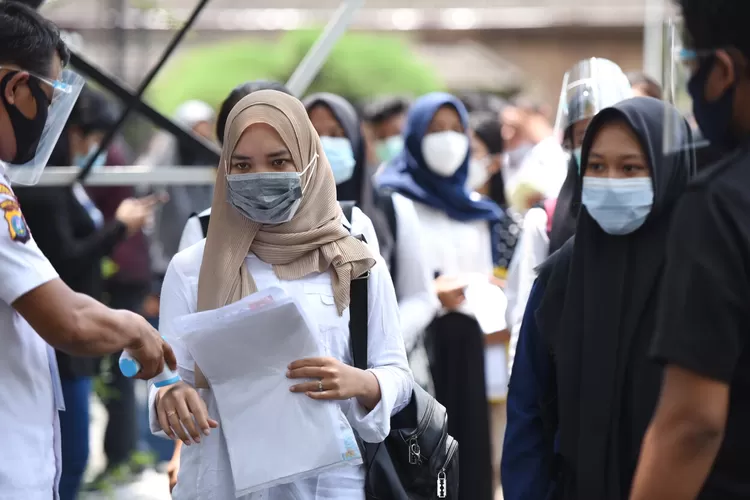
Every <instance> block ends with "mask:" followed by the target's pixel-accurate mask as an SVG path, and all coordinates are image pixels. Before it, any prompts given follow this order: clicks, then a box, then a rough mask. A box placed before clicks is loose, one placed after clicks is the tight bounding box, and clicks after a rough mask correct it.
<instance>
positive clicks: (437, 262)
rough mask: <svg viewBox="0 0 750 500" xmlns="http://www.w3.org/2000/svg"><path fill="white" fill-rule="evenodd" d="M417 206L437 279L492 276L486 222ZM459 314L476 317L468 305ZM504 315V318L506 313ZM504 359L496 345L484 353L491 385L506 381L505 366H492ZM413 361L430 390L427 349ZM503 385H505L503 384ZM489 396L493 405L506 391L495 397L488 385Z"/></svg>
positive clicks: (426, 255)
mask: <svg viewBox="0 0 750 500" xmlns="http://www.w3.org/2000/svg"><path fill="white" fill-rule="evenodd" d="M414 206H415V207H416V210H417V215H418V217H419V223H420V227H421V230H422V238H423V242H422V245H423V248H424V254H423V259H424V260H425V262H426V263H427V266H428V269H429V270H430V272H432V273H433V275H434V276H437V275H438V274H440V275H446V276H450V275H459V274H475V273H476V274H481V275H483V276H487V278H488V279H489V277H490V276H492V273H493V267H494V266H493V262H492V243H491V242H492V237H491V233H490V225H489V223H488V222H487V221H481V220H480V221H471V222H461V221H457V220H455V219H451V218H450V217H448V215H446V214H445V212H442V211H440V210H436V209H434V208H432V207H429V206H427V205H424V204H422V203H414ZM439 311H440V314H445V313H447V312H448V311H447V310H445V309H444V308H440V309H439ZM457 312H460V313H463V314H466V315H467V316H471V317H474V316H475V315H474V312H473V311H472V310H471V308H470V306H469V304H468V303H466V302H464V304H462V305H461V306H460V307H459V308H458V309H457ZM502 313H503V314H504V311H503V312H502ZM492 351H495V352H494V353H493V352H492ZM497 354H499V356H498V355H497ZM505 356H506V347H505V346H504V345H493V346H489V347H487V348H486V349H485V375H486V379H487V381H488V382H489V381H492V380H506V378H507V366H506V365H505V363H503V364H502V365H498V364H496V363H493V362H492V361H493V360H495V359H505ZM410 361H411V363H412V365H411V366H412V370H413V371H414V376H415V379H416V380H417V382H419V383H420V384H422V385H423V386H428V387H429V380H428V377H429V372H428V369H427V367H428V360H427V354H426V352H425V351H424V349H423V348H421V349H420V350H419V351H416V352H414V353H411V357H410ZM494 385H495V384H493V386H494ZM500 385H503V386H504V385H505V384H504V382H503V383H501V384H500ZM487 395H488V397H489V398H490V399H491V400H493V401H494V400H498V399H502V398H504V395H505V391H504V390H503V391H502V394H496V393H495V391H493V390H490V385H489V384H488V394H487Z"/></svg>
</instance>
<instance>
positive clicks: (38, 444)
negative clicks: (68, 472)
mask: <svg viewBox="0 0 750 500" xmlns="http://www.w3.org/2000/svg"><path fill="white" fill-rule="evenodd" d="M68 57H69V54H68V50H67V48H66V47H65V45H64V43H63V42H62V41H61V40H60V35H59V31H58V29H57V27H56V26H54V25H53V24H52V23H50V22H49V21H46V20H45V19H44V18H42V17H41V16H40V15H39V14H37V13H36V12H35V11H34V10H32V9H29V8H28V7H25V6H23V5H20V4H17V3H14V2H3V3H0V171H1V172H2V177H0V209H2V215H3V219H2V220H0V283H2V287H0V329H2V339H3V349H2V351H0V381H1V383H0V428H2V429H3V432H2V434H0V439H1V440H2V442H3V450H4V456H5V457H9V459H7V460H1V461H0V498H3V499H8V500H10V499H21V498H23V499H24V500H49V499H50V498H55V499H56V498H58V495H57V483H58V481H59V478H60V432H59V420H58V417H57V410H58V409H64V403H63V401H62V391H61V389H60V378H59V373H58V370H57V364H56V359H55V354H54V350H53V349H52V348H53V347H54V348H57V349H59V350H61V351H64V352H67V353H69V354H73V355H79V356H98V355H104V354H109V353H111V352H115V351H119V350H122V349H128V350H129V351H130V352H131V353H132V354H133V355H134V356H135V357H136V358H137V359H138V360H139V362H140V363H141V366H142V367H143V369H142V371H141V373H140V374H139V375H140V376H141V377H142V378H152V377H153V376H154V375H156V374H158V373H160V372H161V370H162V368H163V366H164V362H165V359H166V360H167V363H168V364H169V365H170V367H172V368H176V366H175V359H174V354H173V353H172V350H171V349H170V348H169V346H168V345H167V344H166V343H165V342H164V341H163V340H162V339H161V338H160V337H159V336H158V333H157V332H156V331H155V330H153V329H152V328H151V327H150V326H149V325H148V323H147V322H146V321H145V320H144V319H143V318H141V317H140V316H138V315H136V314H133V313H130V312H126V311H113V310H111V309H108V308H107V307H105V306H103V305H102V304H101V303H99V302H97V301H95V300H93V299H91V298H89V297H87V296H85V295H80V294H77V293H75V292H73V291H72V290H71V289H70V288H68V287H67V286H66V285H65V284H64V283H63V282H62V281H61V280H60V279H59V277H58V275H57V273H56V272H55V270H54V268H53V267H52V265H51V264H50V263H49V261H48V260H47V259H46V258H45V257H44V255H43V254H42V253H41V251H40V250H39V247H38V246H37V245H36V243H35V242H34V239H33V238H32V236H31V233H30V232H29V229H28V227H27V225H26V221H25V220H24V217H23V214H22V212H21V208H20V206H19V204H18V201H17V200H16V197H15V195H14V193H13V190H12V189H11V187H10V182H11V180H13V181H14V182H18V183H26V184H33V183H34V182H36V181H37V180H38V179H39V177H40V176H41V171H42V169H43V168H44V165H45V164H46V162H47V160H48V158H49V156H50V154H51V152H52V149H53V148H54V145H55V142H56V141H57V138H58V137H59V136H60V133H61V131H62V129H63V127H64V125H65V122H66V120H67V118H68V115H69V114H70V111H71V109H72V107H73V104H74V103H75V101H76V98H77V97H78V94H79V93H80V91H81V88H82V86H83V79H82V78H80V77H78V76H77V75H75V74H73V73H69V72H63V69H62V68H63V66H64V65H65V63H67V60H68ZM3 222H4V223H5V224H4V225H3Z"/></svg>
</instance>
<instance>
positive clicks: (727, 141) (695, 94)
mask: <svg viewBox="0 0 750 500" xmlns="http://www.w3.org/2000/svg"><path fill="white" fill-rule="evenodd" d="M716 60H717V59H716V58H715V57H713V56H712V57H707V58H705V59H703V60H702V61H701V63H700V66H699V67H698V71H696V72H695V74H694V75H693V76H692V77H691V78H690V80H689V81H688V84H687V88H688V92H689V93H690V97H691V98H692V99H693V115H694V116H695V121H696V122H697V123H698V127H699V128H700V129H701V132H702V133H703V136H704V137H705V138H706V139H708V140H709V141H710V142H711V144H714V145H715V146H718V147H719V148H725V149H728V150H729V149H732V148H733V147H734V146H735V139H734V137H733V136H732V129H731V126H732V114H733V111H734V89H735V86H734V85H732V86H731V87H730V88H728V89H727V90H726V91H725V92H724V94H723V95H722V96H721V97H719V98H718V99H717V100H715V101H707V100H706V96H705V89H706V82H707V81H708V77H709V75H710V74H711V70H712V69H713V67H714V64H716Z"/></svg>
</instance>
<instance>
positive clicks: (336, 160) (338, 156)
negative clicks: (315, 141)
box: [320, 136, 357, 185]
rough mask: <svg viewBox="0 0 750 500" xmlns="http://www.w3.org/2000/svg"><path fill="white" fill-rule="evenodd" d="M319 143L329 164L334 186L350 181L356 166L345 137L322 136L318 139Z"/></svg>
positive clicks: (350, 144) (348, 142) (352, 152)
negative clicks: (334, 181)
mask: <svg viewBox="0 0 750 500" xmlns="http://www.w3.org/2000/svg"><path fill="white" fill-rule="evenodd" d="M320 142H321V144H322V145H323V151H324V152H325V154H326V158H328V163H330V164H331V170H333V178H334V179H335V180H336V185H339V184H341V183H342V182H346V181H348V180H349V179H351V178H352V175H353V174H354V167H355V165H356V164H357V162H356V160H355V159H354V150H353V149H352V143H351V141H350V140H349V139H347V138H346V137H328V136H323V137H321V138H320Z"/></svg>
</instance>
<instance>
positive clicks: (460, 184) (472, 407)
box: [378, 92, 503, 500]
mask: <svg viewBox="0 0 750 500" xmlns="http://www.w3.org/2000/svg"><path fill="white" fill-rule="evenodd" d="M468 127H469V123H468V114H467V112H466V108H464V106H463V104H462V103H461V101H459V100H458V99H457V98H455V97H454V96H452V95H450V94H445V93H440V92H436V93H431V94H427V95H425V96H422V97H420V98H419V99H417V101H416V102H415V103H414V105H413V106H412V108H411V109H410V110H409V114H408V117H407V121H406V125H405V131H404V144H405V147H404V150H403V151H402V152H401V153H400V154H399V155H398V156H396V157H395V158H394V159H393V160H391V161H390V162H389V163H387V164H386V165H385V168H384V170H383V172H382V173H381V174H380V175H379V176H378V183H379V187H380V188H381V189H389V190H392V191H393V192H395V193H398V194H399V195H401V196H404V197H406V198H409V199H411V200H412V201H413V202H414V206H415V208H416V211H417V215H418V217H419V222H420V225H421V228H422V236H423V238H424V247H423V248H424V255H423V257H422V258H423V259H425V261H426V262H427V265H428V266H429V269H430V271H431V272H432V273H433V275H434V276H435V288H436V290H437V294H438V299H439V300H440V302H441V305H442V308H441V310H440V312H439V314H438V317H437V318H436V319H435V320H434V321H433V322H432V324H431V326H430V327H428V329H427V332H426V334H425V342H426V344H427V352H428V354H429V363H430V372H431V375H432V380H433V384H434V387H435V395H436V397H437V399H438V401H440V403H442V404H443V405H444V406H445V407H446V409H447V410H448V413H449V415H451V417H450V418H449V419H448V426H449V432H450V434H451V435H452V436H454V437H455V438H456V439H457V440H458V441H459V442H460V443H462V444H461V446H463V449H468V450H470V452H469V453H467V454H464V455H462V456H461V462H460V471H459V476H460V484H461V493H460V495H461V498H462V499H472V500H490V499H492V498H493V490H492V483H493V477H492V476H493V474H492V465H491V451H490V428H489V427H490V425H489V418H488V410H489V407H488V404H487V394H486V384H485V371H484V350H485V339H484V333H483V332H482V330H481V328H480V326H479V323H478V322H477V321H476V319H475V317H474V315H475V313H474V311H472V310H471V309H470V308H469V307H467V304H465V297H464V289H465V288H466V286H467V285H468V283H469V281H471V280H472V279H477V280H485V281H487V280H490V279H491V277H492V272H493V262H492V243H491V242H492V237H493V235H492V231H491V230H490V225H491V223H494V222H497V221H499V220H500V219H502V217H503V213H502V210H501V209H500V207H499V206H497V205H496V204H495V203H494V202H492V201H490V200H486V199H482V198H481V197H474V196H471V193H470V191H469V190H468V189H467V188H466V180H467V176H468V171H469V160H470V158H471V151H470V145H469V128H468Z"/></svg>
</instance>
